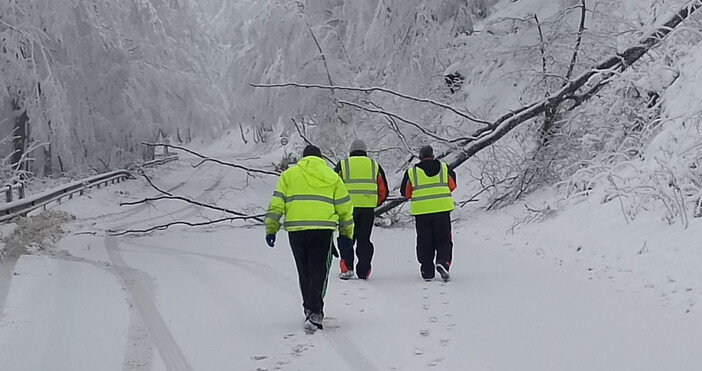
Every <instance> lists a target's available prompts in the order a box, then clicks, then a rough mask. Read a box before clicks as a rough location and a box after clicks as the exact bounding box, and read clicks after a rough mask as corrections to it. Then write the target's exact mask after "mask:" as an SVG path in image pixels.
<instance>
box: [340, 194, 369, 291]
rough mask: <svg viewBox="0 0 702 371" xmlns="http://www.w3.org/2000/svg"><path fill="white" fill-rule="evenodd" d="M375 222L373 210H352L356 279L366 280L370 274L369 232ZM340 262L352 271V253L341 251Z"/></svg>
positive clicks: (351, 251)
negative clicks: (356, 259)
mask: <svg viewBox="0 0 702 371" xmlns="http://www.w3.org/2000/svg"><path fill="white" fill-rule="evenodd" d="M374 220H375V209H374V208H372V207H356V208H354V209H353V224H354V227H353V228H354V230H353V239H354V241H355V243H356V256H358V264H357V265H356V274H357V275H358V278H362V279H366V278H368V275H370V272H371V260H372V259H373V252H374V251H375V250H374V248H373V243H372V242H371V240H370V238H371V232H373V222H374ZM339 253H340V254H341V260H342V262H343V263H344V264H345V265H346V267H347V268H348V269H353V262H354V251H353V247H352V248H350V249H341V250H340V251H339Z"/></svg>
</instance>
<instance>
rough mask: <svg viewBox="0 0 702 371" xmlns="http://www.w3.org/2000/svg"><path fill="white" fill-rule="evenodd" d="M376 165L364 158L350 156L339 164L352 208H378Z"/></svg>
mask: <svg viewBox="0 0 702 371" xmlns="http://www.w3.org/2000/svg"><path fill="white" fill-rule="evenodd" d="M378 172H379V169H378V163H377V162H375V161H373V160H371V159H370V158H368V157H366V156H351V157H349V158H347V159H345V160H344V161H343V162H342V163H341V178H342V179H343V180H344V183H345V184H346V188H347V189H348V190H349V195H350V196H351V202H352V203H353V206H354V207H376V206H378Z"/></svg>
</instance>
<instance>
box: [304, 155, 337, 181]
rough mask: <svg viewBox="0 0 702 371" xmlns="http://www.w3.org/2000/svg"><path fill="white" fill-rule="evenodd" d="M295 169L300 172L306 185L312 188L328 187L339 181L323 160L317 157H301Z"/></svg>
mask: <svg viewBox="0 0 702 371" xmlns="http://www.w3.org/2000/svg"><path fill="white" fill-rule="evenodd" d="M296 167H297V168H298V169H299V170H300V171H301V172H302V174H303V175H304V176H305V179H306V180H307V184H309V185H310V186H311V187H314V188H323V187H329V186H331V185H332V184H334V183H336V182H338V181H340V180H341V178H339V175H338V174H336V173H335V172H334V170H332V169H331V168H330V167H329V166H328V165H327V162H326V161H324V159H322V158H320V157H317V156H307V157H303V158H302V160H300V161H298V162H297V165H296Z"/></svg>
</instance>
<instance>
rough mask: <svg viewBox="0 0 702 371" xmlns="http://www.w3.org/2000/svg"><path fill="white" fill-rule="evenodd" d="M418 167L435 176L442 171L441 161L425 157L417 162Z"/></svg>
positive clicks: (428, 174)
mask: <svg viewBox="0 0 702 371" xmlns="http://www.w3.org/2000/svg"><path fill="white" fill-rule="evenodd" d="M417 167H418V168H420V169H422V170H424V173H425V174H427V176H434V175H436V174H438V173H439V171H441V162H440V161H439V160H435V159H424V160H422V161H420V162H419V163H418V164H417Z"/></svg>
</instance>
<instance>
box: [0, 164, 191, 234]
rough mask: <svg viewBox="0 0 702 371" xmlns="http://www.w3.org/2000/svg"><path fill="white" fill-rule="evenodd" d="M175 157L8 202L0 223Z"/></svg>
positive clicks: (4, 207)
mask: <svg viewBox="0 0 702 371" xmlns="http://www.w3.org/2000/svg"><path fill="white" fill-rule="evenodd" d="M177 159H178V155H171V156H168V157H164V158H160V159H157V160H152V161H147V162H144V163H142V164H139V165H134V166H130V167H129V168H128V169H126V170H115V171H111V172H109V173H103V174H98V175H95V176H92V177H89V178H85V179H81V180H77V181H74V182H71V183H68V184H65V185H63V186H60V187H58V188H54V189H50V190H48V191H45V192H42V193H39V194H36V195H32V196H29V197H26V198H24V199H21V200H17V201H14V202H9V203H7V204H5V205H2V206H0V223H2V222H6V221H8V220H10V219H12V218H15V217H17V216H21V215H25V214H27V213H28V212H30V211H32V210H36V209H38V208H40V207H42V206H45V205H47V204H49V203H51V202H54V201H58V202H61V200H62V199H63V198H68V199H71V198H73V196H74V195H75V194H76V193H78V194H79V195H83V193H84V192H85V190H87V189H90V188H93V187H96V188H100V187H101V186H103V185H105V186H107V185H109V184H115V183H119V182H121V181H123V180H126V179H134V175H133V174H132V172H131V171H133V170H135V169H137V168H140V167H150V166H156V165H162V164H165V163H168V162H171V161H175V160H177Z"/></svg>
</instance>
